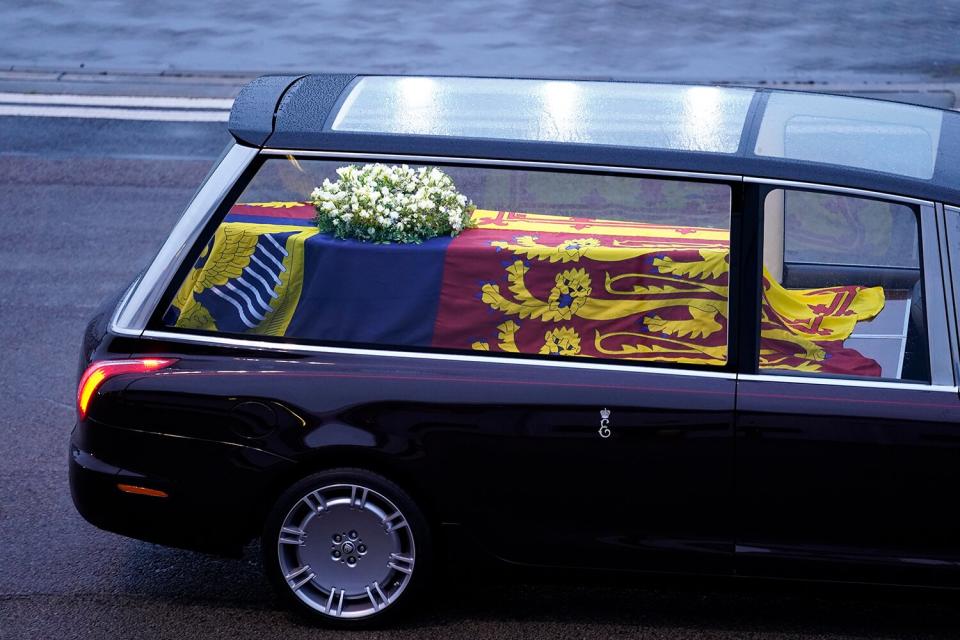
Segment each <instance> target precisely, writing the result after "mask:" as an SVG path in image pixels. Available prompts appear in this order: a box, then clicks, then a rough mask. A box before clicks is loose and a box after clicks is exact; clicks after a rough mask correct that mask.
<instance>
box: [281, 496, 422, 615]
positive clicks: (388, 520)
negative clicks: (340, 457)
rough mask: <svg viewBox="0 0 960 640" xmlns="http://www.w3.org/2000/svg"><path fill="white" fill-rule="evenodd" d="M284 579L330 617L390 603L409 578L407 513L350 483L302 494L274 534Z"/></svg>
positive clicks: (412, 558) (410, 559)
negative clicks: (278, 531) (277, 534)
mask: <svg viewBox="0 0 960 640" xmlns="http://www.w3.org/2000/svg"><path fill="white" fill-rule="evenodd" d="M278 556H279V561H280V570H281V571H282V572H283V575H284V577H285V579H286V582H287V586H288V587H289V588H290V589H291V590H292V591H293V592H294V594H295V595H296V596H297V597H298V598H300V599H301V600H302V601H303V602H305V603H306V604H307V605H309V606H310V607H312V608H313V609H316V610H317V611H320V612H321V613H324V614H326V615H330V616H334V617H344V618H360V617H365V616H369V615H372V614H374V613H377V612H378V611H381V610H382V609H383V608H384V607H386V606H389V605H390V604H391V603H393V602H394V601H395V600H396V599H397V598H398V597H399V595H400V594H401V593H402V592H403V590H404V589H405V588H406V586H407V584H408V583H409V582H410V578H411V575H412V573H413V567H414V562H415V557H416V549H415V546H414V541H413V534H412V532H411V530H410V526H409V525H408V524H407V521H406V517H405V516H404V515H403V514H402V513H401V512H400V510H399V509H397V508H396V506H395V505H394V504H393V503H392V502H391V501H390V500H388V499H387V498H386V497H385V496H383V495H381V494H379V493H377V492H376V491H374V490H372V489H369V488H367V487H362V486H359V485H352V484H338V485H330V486H326V487H323V488H321V489H318V490H316V491H312V492H310V493H308V494H307V495H305V496H303V497H302V498H301V499H300V500H299V501H298V502H297V503H296V504H295V505H294V506H293V508H291V509H290V512H289V513H288V514H287V517H286V518H285V519H284V522H283V526H282V529H281V533H280V536H279V540H278Z"/></svg>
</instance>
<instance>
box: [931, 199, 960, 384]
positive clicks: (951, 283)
mask: <svg viewBox="0 0 960 640" xmlns="http://www.w3.org/2000/svg"><path fill="white" fill-rule="evenodd" d="M948 216H954V217H957V218H960V209H958V208H957V207H951V206H946V205H939V211H938V215H937V223H938V225H939V230H940V258H941V261H942V262H943V286H944V288H945V289H946V296H947V316H948V317H947V324H948V329H949V332H950V347H951V349H952V350H953V375H954V379H955V380H956V382H957V384H958V385H960V289H958V287H957V286H956V285H957V282H958V281H960V273H958V270H960V262H958V260H957V257H958V255H960V251H958V249H957V248H956V247H957V246H958V244H957V243H958V242H960V238H954V237H953V235H954V234H953V233H952V232H951V225H950V224H949V222H948ZM951 241H953V246H951V244H950V243H951Z"/></svg>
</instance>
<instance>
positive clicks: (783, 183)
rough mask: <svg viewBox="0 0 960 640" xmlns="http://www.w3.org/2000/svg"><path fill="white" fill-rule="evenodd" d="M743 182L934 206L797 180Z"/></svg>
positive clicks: (896, 197) (878, 192)
mask: <svg viewBox="0 0 960 640" xmlns="http://www.w3.org/2000/svg"><path fill="white" fill-rule="evenodd" d="M743 181H744V182H750V183H754V184H769V185H773V186H777V187H794V188H797V189H813V190H815V191H833V192H835V193H844V194H847V195H851V196H864V197H866V198H880V199H882V200H893V201H895V202H904V203H906V204H917V205H928V206H931V207H932V206H933V202H931V201H929V200H920V199H918V198H910V197H907V196H898V195H894V194H892V193H882V192H880V191H868V190H866V189H854V188H852V187H837V186H834V185H828V184H821V183H819V182H797V181H795V180H777V179H774V178H754V177H751V176H744V177H743Z"/></svg>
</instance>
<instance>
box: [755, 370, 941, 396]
mask: <svg viewBox="0 0 960 640" xmlns="http://www.w3.org/2000/svg"><path fill="white" fill-rule="evenodd" d="M738 380H742V381H744V382H782V383H789V384H815V385H829V386H834V387H862V388H867V387H868V388H874V389H903V390H905V391H938V392H947V393H957V392H958V388H957V387H955V386H950V385H942V384H922V383H915V382H894V381H887V380H866V379H864V380H848V379H845V378H820V377H813V376H811V377H806V376H791V375H779V374H769V373H767V374H764V373H759V374H755V373H741V374H740V375H739V377H738Z"/></svg>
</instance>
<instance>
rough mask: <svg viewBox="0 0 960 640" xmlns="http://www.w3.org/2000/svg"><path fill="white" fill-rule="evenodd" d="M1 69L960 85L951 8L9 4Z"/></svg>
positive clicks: (947, 4)
mask: <svg viewBox="0 0 960 640" xmlns="http://www.w3.org/2000/svg"><path fill="white" fill-rule="evenodd" d="M0 15H2V16H3V20H0V68H4V67H11V66H12V67H37V66H41V67H54V68H56V69H58V70H76V69H78V68H80V67H81V66H84V68H87V69H91V68H93V69H108V70H111V71H116V70H119V69H136V70H145V71H170V70H173V71H191V70H192V71H197V70H211V71H257V70H271V71H274V70H310V71H319V70H324V71H346V72H357V73H363V72H390V73H398V72H399V73H424V72H429V73H448V74H450V73H452V74H457V73H461V74H462V73H471V74H500V75H503V74H506V75H530V74H539V75H551V74H552V75H567V76H569V75H589V76H615V77H619V78H625V77H628V78H629V77H633V78H651V79H659V80H687V81H691V80H693V81H698V80H708V81H746V82H759V81H767V82H785V81H789V82H808V81H818V82H819V81H834V82H838V81H840V82H842V81H851V80H856V81H857V82H860V81H873V82H877V81H888V80H893V81H901V82H919V81H930V80H942V79H944V78H947V79H950V78H956V77H957V75H958V74H960V47H958V41H957V37H956V34H957V30H958V28H960V4H958V3H957V2H956V1H954V0H848V1H845V2H838V1H837V0H805V1H804V2H796V1H794V0H765V1H762V2H761V1H760V0H736V1H731V2H705V1H703V0H700V1H689V2H652V1H649V0H616V1H614V0H576V1H571V0H553V1H552V2H542V1H539V0H491V1H488V2H474V1H473V0H444V1H443V2H418V1H415V0H389V1H387V0H368V1H366V2H363V3H356V2H337V1H332V0H320V1H318V0H277V1H276V2H269V3H266V2H263V3H244V2H239V3H238V2H233V1H232V0H207V1H206V2H194V1H193V0H153V1H151V2H137V1H134V0H128V1H126V2H124V1H117V0H66V1H58V0H31V1H29V2H26V1H21V0H0Z"/></svg>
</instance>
